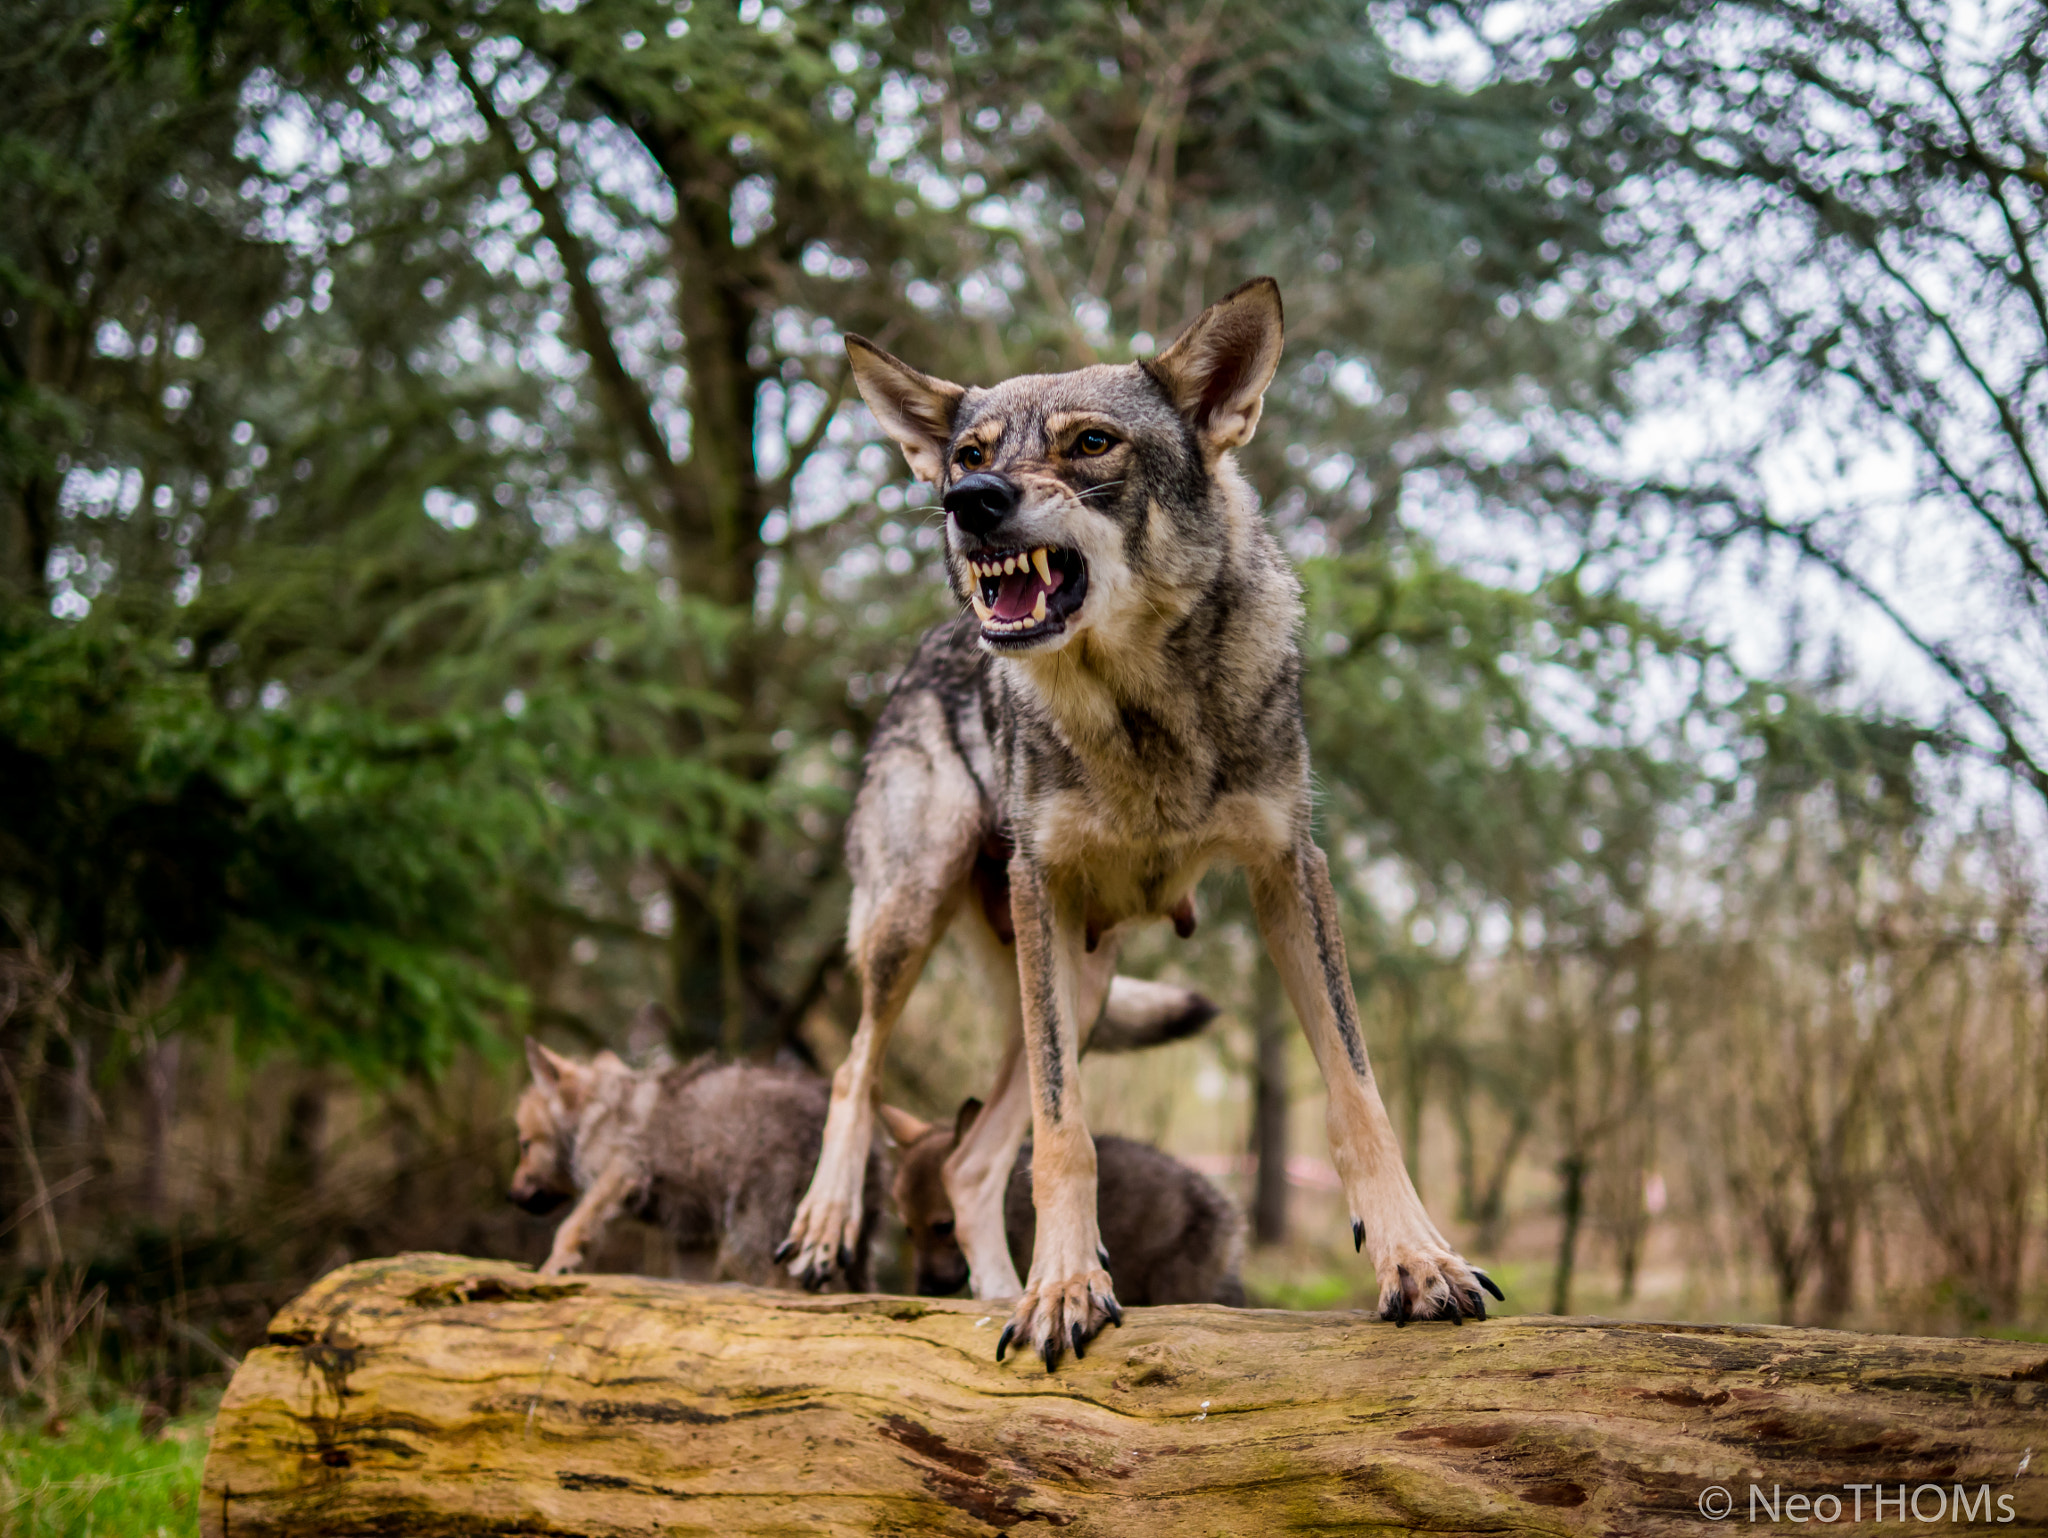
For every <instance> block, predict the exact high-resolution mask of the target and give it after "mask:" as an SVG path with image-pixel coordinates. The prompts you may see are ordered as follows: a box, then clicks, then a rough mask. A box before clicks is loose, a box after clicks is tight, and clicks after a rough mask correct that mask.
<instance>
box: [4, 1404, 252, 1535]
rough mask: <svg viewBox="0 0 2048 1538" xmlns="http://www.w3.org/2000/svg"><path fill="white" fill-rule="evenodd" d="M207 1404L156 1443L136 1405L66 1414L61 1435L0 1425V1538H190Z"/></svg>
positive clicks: (207, 1419)
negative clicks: (3, 1537)
mask: <svg viewBox="0 0 2048 1538" xmlns="http://www.w3.org/2000/svg"><path fill="white" fill-rule="evenodd" d="M212 1419H213V1411H212V1408H211V1406H209V1407H208V1408H207V1409H205V1410H203V1411H201V1412H199V1413H196V1414H193V1415H187V1416H182V1417H180V1418H179V1419H177V1420H175V1421H172V1422H170V1424H168V1425H167V1426H165V1427H164V1428H163V1430H162V1431H161V1432H159V1433H158V1434H157V1435H155V1436H151V1435H150V1434H148V1433H147V1432H146V1431H144V1430H143V1427H142V1417H141V1415H140V1413H139V1412H138V1410H137V1409H136V1407H135V1406H133V1405H119V1406H116V1407H115V1408H114V1409H111V1410H92V1411H87V1412H85V1413H83V1414H80V1415H77V1416H74V1417H73V1418H72V1419H71V1420H70V1421H69V1422H68V1424H67V1425H66V1426H65V1428H64V1432H63V1434H62V1435H61V1436H50V1435H47V1434H45V1432H44V1431H43V1430H41V1429H40V1428H36V1427H22V1426H10V1425H6V1424H5V1423H0V1533H5V1534H7V1535H8V1538H194V1535H196V1534H197V1533H198V1531H199V1470H200V1465H201V1464H203V1463H204V1462H205V1461H206V1429H207V1426H208V1425H209V1423H210V1422H211V1421H212Z"/></svg>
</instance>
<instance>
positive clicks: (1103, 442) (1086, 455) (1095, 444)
mask: <svg viewBox="0 0 2048 1538" xmlns="http://www.w3.org/2000/svg"><path fill="white" fill-rule="evenodd" d="M1114 447H1116V439H1114V438H1112V437H1110V435H1109V434H1108V433H1106V432H1104V431H1103V430H1102V429H1101V428H1099V427H1091V428H1089V429H1088V431H1086V432H1085V433H1083V434H1081V436H1080V437H1078V438H1076V439H1075V440H1074V452H1075V453H1076V454H1078V455H1079V456H1081V457H1082V458H1083V459H1094V458H1095V457H1096V456H1097V455H1100V454H1107V453H1108V452H1109V451H1110V450H1111V449H1112V448H1114Z"/></svg>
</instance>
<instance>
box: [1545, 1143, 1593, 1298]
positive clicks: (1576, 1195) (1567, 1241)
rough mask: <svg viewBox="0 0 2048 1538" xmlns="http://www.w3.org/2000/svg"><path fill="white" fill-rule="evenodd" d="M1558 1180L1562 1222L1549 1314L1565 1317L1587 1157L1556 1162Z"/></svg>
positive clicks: (1570, 1156)
mask: <svg viewBox="0 0 2048 1538" xmlns="http://www.w3.org/2000/svg"><path fill="white" fill-rule="evenodd" d="M1557 1179H1558V1184H1559V1186H1560V1187H1561V1188H1562V1190H1561V1193H1560V1195H1559V1197H1558V1214H1559V1216H1560V1217H1561V1218H1562V1219H1563V1222H1562V1223H1560V1224H1559V1226H1558V1233H1557V1272H1556V1274H1555V1275H1554V1276H1553V1277H1552V1278H1551V1282H1550V1311H1551V1312H1552V1313H1553V1314H1568V1313H1570V1312H1571V1307H1572V1273H1573V1272H1574V1271H1575V1270H1577V1269H1578V1262H1579V1224H1580V1223H1581V1222H1582V1221H1583V1220H1584V1218H1585V1215H1586V1156H1585V1155H1584V1154H1582V1153H1578V1152H1576V1151H1575V1152H1572V1153H1568V1154H1566V1155H1565V1156H1564V1157H1563V1158H1562V1159H1560V1160H1558V1161H1557Z"/></svg>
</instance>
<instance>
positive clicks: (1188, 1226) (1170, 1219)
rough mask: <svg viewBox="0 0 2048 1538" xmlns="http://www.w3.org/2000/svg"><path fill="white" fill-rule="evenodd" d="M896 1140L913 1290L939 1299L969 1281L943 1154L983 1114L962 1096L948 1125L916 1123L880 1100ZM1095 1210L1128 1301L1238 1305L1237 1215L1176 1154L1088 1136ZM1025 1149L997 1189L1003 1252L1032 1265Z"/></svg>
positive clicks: (1240, 1223)
mask: <svg viewBox="0 0 2048 1538" xmlns="http://www.w3.org/2000/svg"><path fill="white" fill-rule="evenodd" d="M878 1109H879V1111H880V1114H881V1117H882V1120H883V1122H884V1123H885V1124H886V1125H887V1126H888V1128H889V1135H890V1136H891V1137H893V1138H894V1139H895V1140H896V1148H897V1153H896V1179H895V1183H894V1186H893V1188H892V1190H891V1193H890V1194H891V1195H893V1196H894V1197H895V1198H896V1210H897V1212H898V1213H900V1214H901V1215H902V1218H903V1224H904V1227H905V1228H907V1229H909V1231H910V1243H911V1250H912V1253H913V1254H914V1256H915V1257H916V1267H915V1269H916V1281H917V1290H918V1291H919V1292H921V1293H924V1294H925V1295H927V1296H929V1297H945V1296H946V1295H948V1294H950V1293H954V1292H958V1291H959V1290H960V1289H961V1288H962V1287H964V1286H965V1285H966V1284H967V1256H966V1255H965V1254H964V1253H963V1252H962V1251H961V1249H960V1245H959V1243H958V1241H957V1240H956V1239H955V1237H954V1218H953V1204H952V1200H951V1198H949V1197H948V1196H947V1195H946V1182H945V1166H946V1158H947V1156H948V1155H949V1154H951V1153H952V1152H953V1150H954V1148H955V1147H956V1146H958V1144H959V1141H960V1139H961V1138H963V1137H965V1136H966V1135H967V1132H968V1129H969V1128H971V1127H972V1126H973V1125H974V1119H975V1117H977V1116H978V1115H979V1114H980V1113H981V1102H980V1101H979V1100H969V1101H967V1102H966V1103H965V1104H964V1105H962V1106H961V1107H960V1114H959V1116H958V1118H957V1119H956V1120H955V1121H954V1123H953V1125H952V1126H950V1127H947V1126H943V1125H934V1124H933V1123H931V1122H926V1121H920V1120H919V1119H918V1118H917V1117H915V1116H912V1115H911V1114H910V1113H909V1112H908V1111H900V1110H898V1109H897V1108H896V1107H895V1106H893V1105H886V1104H885V1105H883V1106H881V1107H879V1108H878ZM1095 1174H1096V1196H1095V1211H1096V1216H1097V1219H1098V1221H1099V1222H1100V1223H1101V1225H1102V1246H1103V1248H1104V1249H1106V1250H1108V1251H1109V1274H1110V1277H1111V1278H1112V1279H1113V1280H1114V1281H1115V1283H1116V1290H1117V1296H1118V1297H1119V1298H1120V1299H1121V1300H1122V1301H1123V1302H1125V1303H1135V1304H1141V1305H1142V1304H1160V1303H1227V1304H1230V1305H1231V1306H1232V1307H1235V1308H1242V1307H1243V1306H1244V1283H1243V1282H1242V1281H1241V1280H1240V1279H1239V1277H1238V1271H1239V1268H1240V1267H1242V1266H1243V1264H1244V1219H1243V1218H1242V1217H1241V1216H1239V1214H1238V1211H1237V1209H1236V1208H1235V1207H1233V1206H1232V1205H1231V1204H1230V1202H1229V1200H1228V1199H1227V1198H1226V1197H1225V1196H1224V1195H1223V1193H1222V1192H1221V1191H1219V1190H1217V1189H1216V1188H1215V1187H1214V1186H1212V1185H1211V1184H1209V1182H1208V1181H1206V1180H1204V1179H1203V1178H1202V1177H1201V1176H1200V1175H1197V1174H1196V1173H1195V1172H1194V1171H1193V1170H1191V1169H1189V1168H1188V1167H1187V1166H1186V1165H1185V1164H1182V1163H1181V1162H1179V1161H1178V1160H1177V1159H1174V1158H1171V1157H1169V1156H1168V1155H1166V1154H1163V1153H1161V1152H1160V1151H1159V1150H1158V1149H1156V1148H1153V1147H1152V1146H1150V1145H1149V1144H1146V1143H1134V1142H1132V1141H1131V1140H1130V1139H1129V1138H1122V1137H1099V1138H1097V1139H1096V1140H1095ZM1036 1217H1037V1210H1036V1209H1035V1208H1034V1207H1033V1206H1032V1205H1031V1150H1030V1148H1029V1147H1028V1146H1027V1147H1026V1148H1025V1149H1024V1150H1023V1151H1022V1152H1020V1153H1019V1154H1018V1156H1017V1163H1016V1165H1015V1167H1014V1168H1013V1169H1012V1170H1011V1172H1010V1185H1009V1189H1008V1190H1007V1191H1006V1192H1005V1193H1004V1197H1003V1226H1004V1228H1005V1229H1006V1230H1007V1231H1008V1234H1009V1240H1010V1255H1011V1258H1012V1259H1013V1260H1014V1261H1015V1262H1016V1263H1017V1265H1018V1266H1019V1267H1020V1268H1028V1267H1029V1266H1030V1264H1031V1245H1032V1239H1033V1233H1032V1229H1033V1225H1034V1223H1035V1221H1036Z"/></svg>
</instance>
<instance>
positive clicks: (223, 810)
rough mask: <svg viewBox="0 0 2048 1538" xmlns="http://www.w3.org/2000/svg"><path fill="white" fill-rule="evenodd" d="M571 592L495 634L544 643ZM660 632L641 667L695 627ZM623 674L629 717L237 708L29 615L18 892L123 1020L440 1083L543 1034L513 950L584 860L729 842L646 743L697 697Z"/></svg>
mask: <svg viewBox="0 0 2048 1538" xmlns="http://www.w3.org/2000/svg"><path fill="white" fill-rule="evenodd" d="M564 585H565V586H569V587H570V588H571V591H573V584H564ZM552 588H553V584H548V583H544V582H541V581H539V580H538V579H536V580H535V581H534V582H533V583H532V584H531V585H530V587H529V590H528V591H527V592H525V593H524V594H523V595H522V597H523V598H525V599H526V600H527V602H526V603H525V604H523V605H522V606H521V607H519V608H517V609H515V610H514V611H513V612H512V613H510V614H505V615H499V616H497V618H498V619H499V620H500V621H501V622H512V623H517V624H518V625H519V626H520V628H521V631H522V634H523V636H525V637H526V642H527V643H530V642H531V641H532V640H533V639H534V637H535V636H536V635H538V634H539V633H540V632H541V631H542V630H543V629H544V627H545V624H546V622H547V619H548V615H547V612H546V611H547V605H546V604H545V602H543V601H542V599H541V595H543V594H545V593H547V592H549V591H551V590H552ZM649 596H650V597H651V595H649ZM654 608H655V610H656V611H657V613H660V612H661V607H660V604H659V601H658V600H655V602H654ZM471 617H472V618H474V616H471ZM651 628H652V630H653V632H654V633H653V635H652V636H651V637H643V638H642V641H641V645H642V646H643V647H659V648H663V649H664V654H665V647H666V645H672V644H675V636H674V632H673V629H672V628H669V629H664V627H663V625H662V624H661V623H656V624H655V625H654V626H652V627H651ZM522 644H526V643H522ZM509 650H510V651H511V653H512V656H513V658H514V659H515V660H516V659H517V658H518V657H519V655H520V649H519V648H518V647H512V648H509ZM627 655H628V658H629V660H631V661H645V660H646V659H645V654H644V652H643V653H641V654H640V655H639V656H632V655H631V654H627ZM455 671H456V672H457V673H458V677H459V681H460V682H462V683H467V684H469V685H471V688H470V690H469V692H470V693H471V694H473V693H474V684H475V682H476V680H475V678H474V673H473V670H461V669H457V670H455ZM611 676H613V677H614V678H616V679H617V680H618V687H617V689H616V691H615V692H616V695H617V696H618V697H620V698H623V700H624V701H625V702H626V705H627V706H628V707H629V708H628V709H626V710H608V709H607V707H608V706H611V705H613V704H614V703H615V700H614V699H610V698H607V697H606V695H605V693H604V691H602V690H601V689H588V688H571V687H565V686H564V684H563V683H562V681H560V680H557V679H551V678H548V677H546V676H544V675H542V676H537V677H535V678H534V679H533V680H532V687H533V693H532V695H531V697H530V699H529V700H527V702H526V703H525V704H524V705H523V706H521V707H520V708H518V709H516V710H511V711H508V710H507V708H506V707H505V706H504V705H503V704H502V703H499V702H498V701H497V700H496V699H493V700H491V701H490V702H489V703H487V704H473V703H470V702H468V701H467V700H464V699H462V698H461V697H460V695H461V691H460V690H451V692H452V693H455V694H456V695H457V698H456V699H455V700H454V701H453V702H452V703H450V704H448V705H447V706H446V707H445V708H442V709H440V710H438V711H436V712H434V713H432V714H431V715H425V716H415V717H413V718H410V719H408V718H406V717H403V716H398V715H394V714H392V713H389V712H375V711H371V710H367V709H363V708H360V707H356V706H352V705H346V704H342V703H336V702H331V701H322V700H313V701H309V702H306V703H304V704H294V705H287V704H286V702H285V701H283V700H281V699H276V698H273V699H272V700H271V701H269V702H268V708H266V706H265V704H261V703H259V704H254V705H252V704H250V703H248V702H246V701H245V702H244V703H243V704H242V705H241V706H240V707H239V708H236V707H233V706H229V705H224V704H222V703H221V702H219V701H217V700H216V698H215V688H214V686H213V684H212V681H211V680H209V679H208V678H207V677H206V676H205V670H204V669H202V668H198V667H195V666H192V665H189V664H187V663H184V662H182V661H181V660H180V659H179V657H178V656H177V654H176V652H175V651H174V650H173V649H172V648H170V647H168V646H166V645H163V644H160V643H159V644H152V643H151V642H149V641H148V640H147V639H146V638H144V637H140V636H137V635H136V634H134V633H133V632H131V631H127V630H124V629H122V628H120V627H118V626H112V625H103V624H98V623H90V624H87V625H83V626H78V627H62V628H57V627H53V626H52V625H51V624H50V623H49V622H47V621H44V622H40V623H38V622H34V621H24V620H22V619H21V618H20V617H19V616H17V617H16V619H15V621H14V623H13V624H12V625H11V626H10V627H9V628H8V629H6V630H5V631H0V797H4V798H5V800H6V801H7V803H8V804H9V805H10V806H12V807H14V808H17V809H18V810H17V812H16V813H15V814H13V815H11V816H10V818H9V819H8V823H7V826H6V829H5V832H4V834H0V893H4V894H5V901H6V908H7V911H8V912H9V913H10V915H12V916H13V919H14V922H15V923H17V924H18V925H20V926H21V927H22V928H23V929H25V930H26V931H27V937H32V938H33V940H34V941H35V942H36V943H37V944H38V945H39V946H40V948H41V949H42V950H44V951H45V952H46V953H48V954H51V955H54V956H57V957H62V958H73V959H76V960H77V961H79V962H80V963H81V964H82V970H81V976H80V979H79V984H80V986H81V987H82V988H83V989H85V990H86V992H87V993H88V995H89V996H91V997H92V998H93V999H94V1001H95V1002H97V1003H98V1004H100V1005H101V1006H102V1007H103V1008H107V1009H110V1010H113V1011H117V1012H118V1011H124V1010H125V1011H133V1010H137V1009H146V1011H147V1012H149V1013H157V1012H164V1013H166V1014H167V1015H168V1018H169V1021H170V1022H173V1023H174V1022H175V1021H177V1020H183V1019H206V1018H210V1017H213V1016H215V1015H224V1016H226V1017H227V1018H229V1019H231V1020H233V1021H234V1022H235V1029H236V1033H237V1035H238V1036H239V1037H240V1038H241V1039H242V1040H243V1041H244V1042H245V1043H246V1044H247V1045H248V1046H249V1047H250V1048H251V1049H253V1050H266V1049H270V1048H274V1047H279V1046H284V1047H289V1048H290V1049H292V1050H294V1051H297V1052H299V1053H302V1054H304V1055H305V1056H307V1057H308V1058H309V1059H315V1060H326V1061H336V1062H343V1063H347V1064H349V1065H350V1066H352V1067H354V1068H356V1069H358V1070H359V1071H361V1072H363V1073H365V1074H368V1075H371V1076H373V1077H382V1076H388V1075H392V1074H401V1073H405V1072H409V1071H412V1070H414V1069H418V1068H432V1067H434V1066H436V1065H438V1064H440V1063H442V1062H444V1061H446V1059H447V1056H448V1054H449V1053H450V1052H451V1051H452V1050H453V1049H454V1048H455V1047H456V1046H458V1045H460V1044H463V1043H465V1042H475V1041H478V1040H481V1039H484V1038H485V1037H486V1036H487V1035H489V1034H490V1033H491V1030H490V1028H491V1026H492V1024H493V1022H494V1021H501V1020H503V1019H505V1018H506V1017H507V1016H508V1014H512V1015H516V1014H517V1013H518V1012H519V1011H520V1010H521V1008H522V991H521V990H520V988H519V987H518V986H517V985H516V983H515V981H514V979H515V978H516V976H517V958H516V957H515V956H514V955H512V954H510V953H509V952H508V950H507V948H506V940H507V933H506V931H507V928H508V925H509V924H510V922H511V920H512V918H513V916H514V915H515V914H516V913H517V911H518V909H519V905H520V903H521V901H522V893H523V892H529V891H531V892H538V893H548V892H551V891H553V890H554V889H555V888H556V887H557V886H558V885H559V883H560V881H561V879H562V871H563V868H564V866H565V864H566V862H567V861H568V860H569V859H570V858H572V857H573V856H576V855H578V854H582V855H585V856H587V855H590V854H611V855H617V854H628V855H631V854H639V853H644V852H646V851H647V850H648V849H650V848H651V847H654V846H656V845H657V844H658V845H659V846H660V847H662V848H672V847H675V846H676V843H677V838H678V833H677V830H678V829H680V830H682V835H683V836H685V837H686V838H692V839H695V840H696V841H697V843H698V844H699V845H700V846H701V847H713V846H715V845H716V844H717V843H718V841H719V840H720V838H721V837H723V836H724V832H725V829H724V828H723V826H722V819H723V817H724V815H725V802H724V801H723V800H722V799H721V798H722V795H723V791H724V789H725V786H724V783H723V781H722V780H721V778H720V776H719V772H718V770H717V768H716V766H715V765H714V764H707V763H704V762H702V761H697V762H690V761H683V762H677V761H673V760H670V759H668V758H667V757H666V756H665V755H663V754H661V753H659V752H658V750H657V749H658V744H657V745H655V746H654V747H650V745H649V744H648V743H646V742H645V741H644V740H643V741H641V742H639V743H637V744H636V743H635V742H634V741H632V740H631V739H630V738H628V737H627V736H626V735H625V734H626V732H627V731H629V730H630V728H631V726H632V724H633V716H632V711H634V710H637V711H639V712H640V713H641V714H642V715H643V716H644V715H645V714H647V713H649V712H659V711H663V710H667V709H670V708H673V706H674V705H675V702H676V700H677V698H678V691H676V690H675V689H673V688H670V687H666V686H663V685H661V684H659V683H656V682H650V681H649V680H647V679H646V678H644V677H637V678H636V677H632V676H630V675H627V676H621V675H620V674H619V673H614V674H613V675H611ZM493 682H495V680H494V681H493ZM657 809H658V811H659V814H660V815H657ZM671 813H673V815H672V816H671V815H670V814H671ZM684 847H686V848H687V847H689V846H688V845H687V844H685V846H684ZM180 982H182V988H179V987H178V984H179V983H180ZM153 990H155V992H154V993H153ZM173 990H175V1000H174V1001H173V999H172V997H171V993H172V991H173ZM152 997H155V998H156V999H157V1002H156V1003H155V1004H154V1005H151V1006H145V1004H144V1001H145V1000H148V999H150V998H152Z"/></svg>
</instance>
